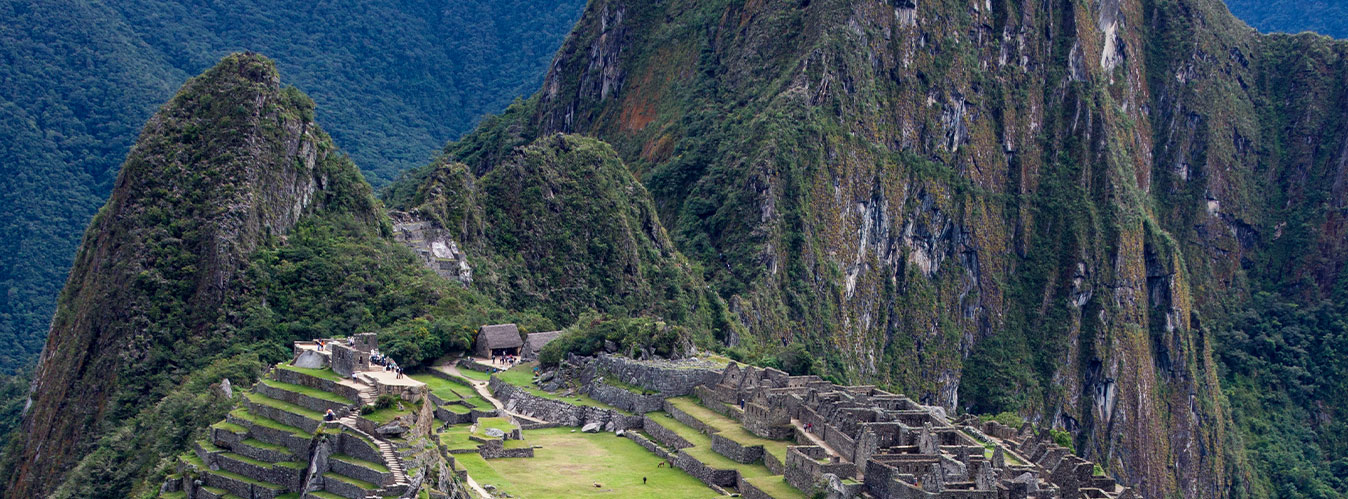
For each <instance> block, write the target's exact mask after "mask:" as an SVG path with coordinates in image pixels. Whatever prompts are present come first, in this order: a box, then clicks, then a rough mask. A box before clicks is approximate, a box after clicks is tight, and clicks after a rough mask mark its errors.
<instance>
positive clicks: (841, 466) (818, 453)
mask: <svg viewBox="0 0 1348 499" xmlns="http://www.w3.org/2000/svg"><path fill="white" fill-rule="evenodd" d="M820 461H824V462H820ZM825 473H832V474H834V475H837V476H839V477H852V476H855V475H856V465H854V464H852V463H843V462H839V463H833V462H829V457H828V451H826V450H824V448H823V447H819V446H815V445H799V446H793V447H788V448H787V451H786V471H785V473H783V474H784V475H786V483H789V484H791V486H792V487H795V488H797V489H800V490H805V491H809V490H813V489H814V488H815V485H816V484H818V483H819V482H820V481H821V480H822V478H823V475H824V474H825Z"/></svg>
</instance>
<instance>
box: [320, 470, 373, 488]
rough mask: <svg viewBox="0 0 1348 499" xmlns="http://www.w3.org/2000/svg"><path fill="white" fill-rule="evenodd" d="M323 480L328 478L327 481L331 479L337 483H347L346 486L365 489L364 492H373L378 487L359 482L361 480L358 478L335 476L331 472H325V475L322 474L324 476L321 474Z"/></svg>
mask: <svg viewBox="0 0 1348 499" xmlns="http://www.w3.org/2000/svg"><path fill="white" fill-rule="evenodd" d="M323 478H328V479H332V480H338V481H342V482H346V483H348V484H351V485H355V486H357V487H360V488H362V489H365V490H374V489H377V488H379V486H378V485H375V484H373V483H370V482H367V481H365V480H361V479H358V478H351V477H349V476H346V475H340V474H337V473H333V472H331V471H329V472H327V473H324V474H323Z"/></svg>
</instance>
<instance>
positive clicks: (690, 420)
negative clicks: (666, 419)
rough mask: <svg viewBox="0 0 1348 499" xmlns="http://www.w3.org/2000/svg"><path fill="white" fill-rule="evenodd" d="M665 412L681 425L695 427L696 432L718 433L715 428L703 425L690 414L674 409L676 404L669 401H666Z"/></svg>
mask: <svg viewBox="0 0 1348 499" xmlns="http://www.w3.org/2000/svg"><path fill="white" fill-rule="evenodd" d="M665 412H668V413H669V415H670V416H674V419H676V420H678V421H679V422H680V423H683V424H686V425H688V426H691V427H693V429H694V430H697V431H700V432H702V433H707V434H711V433H715V432H716V429H715V428H712V427H710V426H707V423H703V422H702V421H700V420H698V419H697V418H695V417H693V416H691V415H689V414H688V413H686V412H683V411H682V410H681V409H679V408H678V407H674V404H671V403H669V401H665Z"/></svg>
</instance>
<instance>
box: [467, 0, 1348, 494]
mask: <svg viewBox="0 0 1348 499" xmlns="http://www.w3.org/2000/svg"><path fill="white" fill-rule="evenodd" d="M1344 50H1345V44H1343V43H1336V42H1332V41H1329V40H1326V39H1322V38H1317V37H1311V36H1302V37H1265V36H1260V35H1257V34H1256V33H1254V32H1253V31H1252V30H1249V29H1248V28H1246V27H1244V26H1243V25H1241V24H1240V23H1239V22H1238V21H1236V20H1235V19H1234V18H1232V17H1231V16H1230V14H1229V13H1227V12H1226V11H1225V8H1224V7H1223V6H1222V5H1221V3H1220V2H1218V1H1216V0H1167V1H1162V0H1146V1H1143V0H1092V1H1087V2H1011V1H1006V0H988V1H975V2H968V1H938V0H917V1H910V0H885V1H843V0H813V1H803V2H764V1H756V0H750V1H747V2H738V1H721V2H685V1H674V2H661V3H646V2H630V1H626V0H604V1H596V2H591V4H590V5H589V7H588V9H587V11H586V13H585V14H584V16H583V17H582V19H581V21H580V23H579V24H578V26H577V28H576V30H575V31H574V32H573V34H572V36H571V37H570V38H569V39H568V40H567V42H566V44H565V45H564V46H563V48H562V49H561V51H560V52H559V53H558V56H557V58H556V59H555V60H554V62H553V64H552V66H551V68H550V71H549V74H548V77H547V80H546V82H545V84H544V86H543V88H542V89H541V91H540V93H539V94H538V96H537V97H536V99H537V100H536V101H534V102H531V103H529V104H528V105H527V109H526V108H517V109H513V110H512V111H511V112H509V113H507V114H506V115H505V116H504V117H502V118H501V119H500V120H498V121H495V122H490V123H488V124H487V125H486V126H484V127H483V128H482V129H481V130H480V131H479V132H478V133H477V134H476V135H472V136H469V137H468V138H467V139H466V140H465V141H464V142H463V143H461V144H460V145H458V146H456V147H451V148H450V150H449V152H450V153H451V155H454V156H456V157H458V158H461V159H463V160H465V161H468V162H469V163H470V165H469V166H470V168H471V169H473V170H476V171H485V170H489V169H490V168H491V167H492V164H493V161H491V159H490V158H495V157H500V156H501V155H502V153H501V152H500V151H503V150H508V149H509V148H510V147H513V146H515V145H518V144H520V143H523V142H526V141H527V140H529V139H530V138H531V137H535V136H542V135H546V134H549V133H552V132H558V131H560V132H568V133H581V134H587V135H593V136H596V137H599V138H602V139H603V140H605V141H607V142H609V143H611V144H612V145H613V147H614V149H615V150H616V151H617V152H618V153H619V154H620V155H621V156H622V157H623V159H624V160H626V161H627V164H628V166H629V167H630V168H632V169H633V171H634V172H636V173H637V174H639V175H641V177H642V179H643V182H644V184H645V186H646V187H647V189H648V190H649V191H650V192H651V193H652V195H653V197H654V201H655V206H656V207H657V209H658V210H659V212H660V214H661V218H662V220H663V221H664V223H665V225H666V226H667V227H669V228H670V230H671V233H672V234H673V236H674V240H675V243H676V244H677V245H678V246H679V248H680V249H681V250H682V251H683V252H684V253H685V254H687V255H688V256H689V257H690V258H691V259H693V260H694V261H698V262H700V263H702V264H703V265H704V268H705V269H706V272H707V278H708V280H709V281H711V282H712V284H713V285H714V286H715V288H716V289H717V290H718V291H719V292H720V293H721V294H722V296H724V297H725V298H726V300H727V301H728V302H729V303H730V304H731V307H732V311H733V312H734V313H735V314H736V315H737V316H738V318H739V320H740V322H742V323H743V324H744V325H746V326H747V327H748V328H749V330H750V332H751V333H750V335H749V338H747V339H746V341H748V342H750V343H753V342H757V344H759V345H763V344H768V345H772V344H777V343H787V342H802V343H805V344H807V345H808V346H810V347H811V350H812V351H816V352H821V354H820V355H821V356H822V357H823V358H824V360H825V361H826V363H827V366H828V370H829V371H830V372H832V373H834V374H838V375H842V376H846V377H848V378H850V379H853V380H858V381H873V382H879V383H884V384H886V385H890V386H893V387H895V388H898V389H901V390H903V391H905V392H907V393H908V394H910V395H912V396H914V397H915V398H919V399H921V400H922V401H924V402H926V403H932V404H940V405H944V406H946V407H949V408H960V409H967V410H973V411H978V412H998V411H1003V410H1014V411H1019V412H1021V413H1024V414H1028V415H1031V416H1032V417H1033V418H1035V419H1038V420H1040V421H1041V422H1043V423H1045V424H1052V425H1054V426H1057V427H1061V428H1065V429H1068V430H1070V431H1072V432H1073V434H1074V435H1075V440H1076V442H1075V443H1076V445H1077V447H1078V449H1080V450H1081V451H1082V452H1083V454H1084V455H1085V456H1086V457H1088V458H1090V459H1093V460H1097V461H1100V462H1103V463H1105V464H1106V467H1107V469H1108V470H1109V472H1110V473H1111V474H1113V475H1115V476H1117V477H1118V478H1120V479H1121V480H1122V481H1124V482H1125V483H1128V484H1131V485H1135V486H1137V487H1138V488H1139V489H1140V490H1141V491H1143V493H1144V495H1145V496H1147V497H1165V496H1170V495H1180V496H1184V497H1215V496H1224V495H1228V494H1238V493H1243V492H1245V490H1244V487H1246V486H1248V482H1249V481H1248V480H1247V478H1248V476H1247V475H1248V473H1249V471H1248V469H1247V467H1246V465H1245V464H1244V462H1243V459H1244V458H1243V452H1242V450H1241V449H1240V446H1239V444H1238V439H1237V438H1234V436H1233V435H1231V434H1230V433H1231V432H1230V430H1228V427H1227V426H1228V422H1229V417H1228V416H1227V415H1226V410H1225V408H1223V406H1222V402H1221V400H1222V397H1221V396H1220V391H1219V386H1218V381H1217V377H1216V374H1217V373H1216V367H1215V365H1214V364H1213V361H1212V355H1211V348H1212V345H1211V341H1210V339H1209V337H1208V332H1207V331H1205V330H1204V328H1203V327H1202V324H1201V322H1200V321H1199V320H1197V318H1198V317H1201V316H1203V315H1209V316H1213V315H1221V314H1223V313H1225V311H1227V310H1229V309H1230V308H1232V307H1238V306H1239V304H1240V303H1241V301H1240V300H1241V299H1242V296H1243V295H1244V294H1245V293H1247V292H1248V289H1249V279H1250V278H1251V277H1250V274H1252V273H1254V274H1260V275H1267V274H1265V272H1268V273H1269V274H1272V275H1278V276H1280V277H1279V279H1283V278H1286V279H1288V280H1289V281H1294V282H1295V281H1297V279H1298V278H1301V277H1304V278H1305V279H1301V281H1304V286H1303V287H1302V288H1301V289H1303V290H1304V292H1305V293H1308V294H1317V293H1323V292H1324V291H1325V290H1326V289H1327V286H1328V285H1329V284H1330V283H1334V282H1338V280H1339V274H1340V267H1341V263H1340V262H1342V261H1344V259H1343V256H1344V255H1343V254H1342V250H1343V246H1344V245H1343V244H1341V243H1342V241H1343V240H1344V239H1343V237H1342V234H1341V231H1339V230H1338V228H1339V227H1340V226H1341V225H1342V223H1340V221H1339V219H1340V218H1341V214H1342V213H1341V212H1342V209H1341V207H1342V206H1341V203H1340V201H1342V199H1343V196H1342V195H1340V194H1341V192H1340V191H1342V190H1343V186H1342V184H1343V183H1342V182H1339V181H1337V180H1333V179H1341V178H1342V177H1343V175H1344V173H1343V171H1344V166H1345V163H1346V162H1345V161H1344V159H1343V158H1344V157H1346V156H1345V153H1344V151H1346V150H1348V149H1345V147H1348V146H1345V144H1348V142H1345V138H1344V137H1343V136H1342V135H1343V134H1342V133H1341V130H1342V127H1341V126H1338V125H1339V124H1340V123H1341V122H1342V120H1343V118H1344V115H1345V113H1344V112H1343V109H1345V106H1343V105H1342V104H1343V102H1344V101H1343V99H1344V96H1343V91H1342V89H1341V85H1338V84H1336V83H1335V82H1339V81H1342V79H1343V76H1344V73H1343V67H1344V63H1343V62H1342V61H1343V60H1344V59H1343V58H1342V55H1343V52H1344ZM484 144H487V145H485V146H484ZM491 144H496V149H495V151H496V152H493V147H492V146H491ZM1326 179H1329V181H1326ZM1336 207H1338V208H1336ZM1263 269H1270V270H1267V271H1266V270H1263ZM1284 276H1285V277H1284ZM750 346H752V345H750Z"/></svg>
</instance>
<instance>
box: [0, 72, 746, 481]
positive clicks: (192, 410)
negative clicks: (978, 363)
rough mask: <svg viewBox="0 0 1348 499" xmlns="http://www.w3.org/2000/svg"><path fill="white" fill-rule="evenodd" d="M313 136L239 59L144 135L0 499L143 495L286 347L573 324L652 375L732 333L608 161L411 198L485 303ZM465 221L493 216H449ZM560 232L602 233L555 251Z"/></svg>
mask: <svg viewBox="0 0 1348 499" xmlns="http://www.w3.org/2000/svg"><path fill="white" fill-rule="evenodd" d="M314 117H315V108H314V103H313V101H311V100H309V99H308V97H306V96H304V94H302V93H301V92H300V91H298V90H296V89H295V88H294V87H282V86H281V85H280V79H279V74H278V72H277V70H276V68H275V65H274V64H273V63H272V62H271V61H270V60H268V59H266V58H263V57H262V56H260V55H257V54H252V53H244V54H235V55H231V56H228V57H226V58H225V59H224V60H223V61H221V62H220V63H219V64H218V65H217V66H215V67H214V68H212V69H210V70H209V71H207V72H206V73H204V74H203V75H201V76H199V77H196V78H193V79H192V80H190V81H188V83H187V84H186V85H185V86H184V87H183V88H182V89H181V90H180V91H179V92H178V94H177V95H176V96H175V97H174V98H173V99H172V100H171V101H170V102H169V103H168V104H166V105H165V106H164V107H163V108H161V110H160V112H159V113H157V114H156V115H155V116H154V117H153V118H151V120H150V122H149V123H148V124H147V125H146V127H145V130H144V132H143V133H142V135H141V137H140V138H139V139H138V141H137V143H136V146H135V147H134V148H133V149H132V152H131V154H130V155H129V156H128V158H127V162H126V164H125V165H124V166H123V167H122V169H121V172H120V174H119V177H118V181H117V187H116V188H115V189H114V190H113V193H112V196H111V199H110V200H109V201H108V203H107V204H106V205H105V206H104V207H103V209H102V210H100V212H99V215H98V216H97V217H95V219H94V221H93V223H92V224H91V225H90V227H89V229H88V231H87V232H86V235H85V240H84V243H83V245H82V246H81V250H80V253H79V255H78V257H77V259H76V265H75V268H74V270H73V271H72V273H71V277H70V280H69V281H68V282H67V284H66V288H65V290H64V292H63V293H62V295H61V299H60V302H59V305H58V307H57V313H56V319H55V321H53V324H52V329H51V334H50V336H49V338H48V340H47V346H46V348H45V350H44V353H43V355H42V359H41V363H40V365H39V367H38V371H37V373H36V374H35V376H34V378H35V382H34V384H33V389H32V392H31V393H30V394H29V395H30V397H31V402H32V405H31V407H30V408H29V409H28V410H27V411H26V412H25V414H24V419H23V424H22V426H21V428H20V429H19V430H18V431H17V432H15V433H14V434H13V439H12V441H11V442H10V443H9V445H8V446H7V447H6V449H5V452H4V454H3V457H2V458H0V476H4V477H5V483H4V488H3V489H0V497H63V498H64V497H79V498H84V497H144V496H146V495H147V494H150V495H153V493H155V492H157V490H158V488H157V487H158V485H159V484H161V483H163V478H164V475H166V474H167V473H168V472H169V469H170V466H169V465H170V464H171V463H172V457H173V456H176V455H178V454H180V453H182V452H183V451H185V450H187V446H188V443H189V442H191V441H193V440H194V439H196V438H200V436H201V435H202V434H203V432H204V431H205V425H207V424H210V423H212V422H214V421H218V420H219V419H220V418H221V417H223V415H224V414H225V412H228V411H229V410H230V409H231V408H232V407H233V406H234V404H235V403H236V402H235V401H234V400H230V399H229V398H227V397H225V396H223V395H222V394H221V390H220V389H219V385H220V384H221V383H223V382H224V380H225V379H229V380H231V382H232V383H233V384H234V385H235V386H247V384H248V383H251V382H252V381H254V380H256V379H257V377H258V376H259V374H260V373H262V372H263V367H264V366H267V365H270V364H271V363H274V362H278V361H281V360H284V359H286V358H288V357H289V352H290V350H289V345H290V342H292V341H294V340H300V339H310V338H315V337H337V336H344V335H348V334H351V333H353V332H366V331H372V332H377V333H378V334H379V344H380V349H381V351H383V352H384V353H386V354H387V355H389V356H391V357H392V358H395V359H397V360H398V362H399V364H400V365H401V366H404V367H407V368H409V369H415V368H417V367H419V366H422V365H424V364H425V363H427V362H428V361H430V360H433V359H437V358H440V357H442V356H444V355H446V354H448V353H453V352H463V351H465V350H467V348H468V347H469V346H470V344H471V341H472V338H473V334H474V333H475V332H476V330H477V328H478V327H479V326H480V325H482V324H490V323H500V322H513V323H517V324H519V325H520V327H521V329H523V330H524V331H528V332H536V331H551V330H557V329H560V328H562V327H565V326H570V325H572V324H573V323H574V322H576V320H577V318H578V317H580V316H581V315H582V314H585V315H586V317H588V318H589V319H588V321H589V322H586V323H584V324H581V325H580V326H581V329H585V328H590V327H599V328H602V327H606V326H607V327H608V329H604V331H611V330H618V331H635V332H637V333H633V334H630V335H628V337H630V339H631V340H633V341H632V342H631V343H630V345H631V346H632V347H634V348H646V347H650V348H652V349H653V350H658V351H660V352H662V353H663V354H664V355H670V354H672V353H674V352H675V350H676V349H686V348H688V347H690V346H691V343H682V342H685V341H686V342H696V343H698V344H699V345H700V346H703V347H710V346H713V345H714V341H715V338H714V337H713V336H714V335H713V334H712V333H713V332H717V331H721V330H728V329H733V326H732V324H731V320H730V319H729V317H728V312H727V310H726V306H725V303H724V302H723V301H721V299H720V297H719V296H717V295H716V294H714V293H712V292H710V290H709V289H708V288H707V286H706V284H705V283H704V282H702V281H701V276H700V273H699V272H696V271H695V270H694V269H693V268H691V266H690V265H689V264H688V262H687V261H686V260H685V259H683V257H682V256H681V255H679V254H678V252H677V251H676V250H674V248H673V245H672V243H671V242H670V240H669V238H668V235H667V234H666V233H665V230H664V228H663V227H662V226H661V225H660V222H659V219H658V218H657V217H656V216H655V213H654V209H653V207H652V204H651V201H650V197H649V195H648V194H647V193H646V192H645V190H644V189H643V188H642V187H641V185H640V184H639V183H638V182H637V180H636V179H635V178H634V177H633V176H632V174H631V173H630V172H629V171H628V169H627V168H626V166H624V165H623V163H622V162H621V161H620V160H619V159H618V158H617V155H616V153H614V152H613V150H612V149H610V148H609V147H608V146H607V145H605V144H603V143H601V142H599V141H596V140H594V139H589V138H581V137H574V136H572V137H563V136H557V137H549V138H546V139H541V140H539V141H537V143H535V144H534V145H532V146H530V147H529V148H526V149H524V150H522V151H520V152H519V153H518V154H515V155H513V156H511V157H510V158H508V161H507V162H505V163H503V164H502V166H501V167H500V168H496V169H494V170H493V171H494V172H495V173H496V175H494V176H488V177H487V178H483V179H480V180H477V179H466V178H464V177H455V176H454V175H453V173H454V172H456V171H457V172H462V171H463V166H462V165H461V164H460V165H454V164H446V165H443V167H444V172H445V173H446V175H445V176H444V177H442V178H443V179H444V181H443V182H428V183H427V184H426V188H425V189H423V190H422V191H420V192H418V193H417V196H416V199H418V200H419V202H420V205H419V206H420V207H419V209H418V210H417V212H418V213H419V214H422V215H424V216H428V217H433V218H435V219H437V220H441V221H446V220H450V219H460V220H469V219H471V220H473V222H465V224H468V223H471V224H472V226H473V227H474V229H473V230H474V231H476V232H475V234H476V235H475V236H473V237H472V238H471V239H467V240H466V241H467V244H469V245H471V248H472V250H471V251H473V253H474V257H475V263H482V265H480V266H479V268H480V272H479V273H478V275H479V276H480V277H481V278H482V279H483V280H484V281H496V282H497V284H496V285H494V286H490V287H486V288H485V289H484V292H479V291H477V290H473V289H468V288H465V287H464V286H462V285H460V284H459V283H458V282H454V281H449V280H446V279H443V278H440V277H439V276H437V275H436V274H434V273H432V272H431V271H430V270H429V269H427V268H426V267H425V266H424V264H423V262H422V261H421V260H420V259H419V258H418V257H416V256H414V254H413V253H412V252H411V250H409V249H408V248H406V247H404V246H402V245H400V244H399V243H397V242H395V241H394V238H393V236H392V232H393V230H394V228H393V226H392V224H391V223H390V221H389V218H388V217H387V216H386V215H385V213H384V210H383V206H382V205H381V203H380V202H379V201H377V200H375V199H374V197H373V196H372V194H371V193H372V189H371V187H370V185H369V184H368V183H366V182H365V181H364V179H363V178H362V177H361V175H360V172H359V171H358V170H357V169H356V166H355V165H354V164H353V163H352V162H351V160H350V159H348V158H347V157H346V156H345V155H344V154H343V153H341V152H340V151H339V150H338V149H337V148H336V146H334V144H333V142H332V140H331V139H330V138H329V137H328V136H327V134H326V133H324V132H323V131H322V129H320V128H319V127H318V125H317V124H316V123H315V122H314ZM456 178H458V179H464V180H467V182H468V184H470V185H459V184H456V183H455V181H456ZM445 188H449V189H454V192H447V191H445ZM479 188H480V189H482V193H481V194H480V195H479V194H473V193H472V192H470V191H471V190H472V189H479ZM541 192H546V193H547V194H548V195H547V196H540V193H541ZM475 199H490V200H492V201H490V202H485V203H482V204H481V205H477V204H473V205H471V206H468V205H459V206H461V207H462V209H463V210H464V211H462V212H460V211H456V210H455V209H451V208H449V206H450V205H449V203H455V202H457V203H462V202H464V201H469V202H472V201H473V200H475ZM483 222H486V223H483ZM564 222H571V223H577V224H581V225H580V226H577V227H575V230H586V231H594V233H593V234H589V235H586V236H585V237H583V238H582V237H580V236H579V235H577V234H570V233H565V232H558V231H557V230H556V229H557V228H558V227H560V226H562V225H564ZM446 225H449V224H446ZM464 226H465V227H467V226H468V225H464ZM601 233H602V235H603V236H604V237H590V236H598V235H599V234H601ZM456 235H459V234H458V233H457V232H456ZM519 254H524V255H526V256H527V257H528V258H525V259H521V258H519V257H518V256H516V255H519ZM476 258H483V259H487V260H476ZM497 300H500V301H501V303H504V304H506V305H507V306H506V307H502V306H499V305H497V303H498V302H497ZM590 312H597V313H599V314H602V315H594V314H590ZM646 333H656V334H646ZM725 335H726V333H723V332H720V333H716V335H715V336H721V337H723V336H725ZM638 336H640V337H638ZM4 391H5V392H4V394H5V395H6V396H12V394H11V393H10V392H11V389H10V388H9V387H8V386H6V387H4ZM5 409H6V411H8V410H9V408H8V407H6V408H5Z"/></svg>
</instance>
